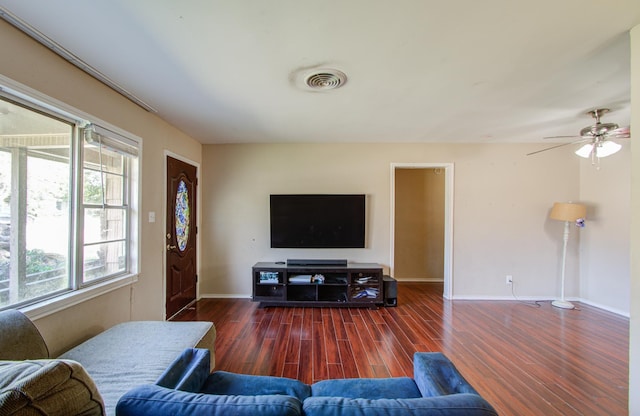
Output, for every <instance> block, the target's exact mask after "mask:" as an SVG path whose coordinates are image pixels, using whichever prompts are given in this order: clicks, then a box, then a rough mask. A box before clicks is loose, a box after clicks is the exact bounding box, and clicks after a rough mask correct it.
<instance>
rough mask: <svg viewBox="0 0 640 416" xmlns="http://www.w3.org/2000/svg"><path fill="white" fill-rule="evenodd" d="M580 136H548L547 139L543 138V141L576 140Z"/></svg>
mask: <svg viewBox="0 0 640 416" xmlns="http://www.w3.org/2000/svg"><path fill="white" fill-rule="evenodd" d="M580 137H582V136H576V135H573V136H548V137H543V139H578V138H580Z"/></svg>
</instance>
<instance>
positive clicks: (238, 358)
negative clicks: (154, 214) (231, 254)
mask: <svg viewBox="0 0 640 416" xmlns="http://www.w3.org/2000/svg"><path fill="white" fill-rule="evenodd" d="M441 294H442V285H440V284H424V283H422V284H421V283H400V284H399V285H398V306H397V307H393V308H380V309H378V310H370V309H357V308H280V307H269V308H259V307H258V304H256V303H253V302H251V301H249V300H247V299H203V300H200V301H198V302H197V303H196V305H195V306H194V307H193V308H190V309H188V310H185V311H184V312H182V313H181V314H179V315H178V316H177V317H176V318H175V320H180V321H191V320H194V321H212V322H214V324H215V325H216V329H217V340H216V352H215V355H216V364H215V369H217V370H226V371H232V372H237V373H245V374H259V375H274V376H284V377H291V378H297V379H299V380H302V381H303V382H305V383H313V382H315V381H319V380H324V379H328V378H342V377H347V378H351V377H397V376H412V375H413V364H412V356H413V353H414V352H416V351H442V352H443V353H444V354H445V355H447V356H448V357H449V358H450V359H451V360H452V361H453V362H454V364H455V365H456V366H457V367H458V369H459V370H460V372H461V373H462V374H463V375H464V377H465V378H466V379H467V380H468V381H469V382H470V383H471V384H472V385H473V386H474V387H475V388H476V390H478V392H479V393H480V394H481V395H482V396H483V397H484V398H485V399H487V400H488V401H489V402H490V403H491V404H492V405H493V406H494V407H495V408H496V410H497V411H498V412H499V413H500V414H501V415H521V416H522V415H625V414H627V413H628V410H627V409H628V379H629V377H628V369H629V362H628V353H629V320H628V319H626V318H624V317H620V316H618V315H615V314H612V313H609V312H606V311H603V310H600V309H597V308H594V307H590V306H588V305H584V304H579V303H578V304H576V305H577V306H578V309H577V310H563V309H558V308H554V307H552V306H551V304H550V303H549V302H539V307H535V305H534V304H532V303H523V302H517V301H499V302H494V301H447V300H443V298H442V295H441Z"/></svg>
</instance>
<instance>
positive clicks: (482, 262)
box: [201, 143, 622, 299]
mask: <svg viewBox="0 0 640 416" xmlns="http://www.w3.org/2000/svg"><path fill="white" fill-rule="evenodd" d="M538 148H540V145H529V144H503V145H500V144H495V145H486V144H485V145H469V144H451V145H447V144H372V143H370V144H270V145H258V144H256V145H249V144H246V145H206V146H204V147H203V169H202V183H203V184H206V186H203V195H202V196H203V220H202V235H201V238H202V242H203V247H206V249H207V255H206V258H205V256H203V260H202V269H201V293H202V294H203V295H227V296H231V295H233V296H249V295H250V294H251V279H250V271H251V266H252V265H253V264H254V263H255V262H257V261H278V260H286V259H287V258H347V259H349V260H350V261H367V262H377V263H380V264H382V265H383V266H384V267H386V268H388V266H389V264H390V261H389V257H390V221H391V218H390V188H391V187H390V166H391V164H392V163H454V169H455V173H454V175H455V184H454V215H453V218H454V220H453V222H454V224H453V229H454V235H453V271H454V272H453V275H454V278H453V295H454V297H457V298H466V297H468V298H493V299H495V298H505V299H511V298H512V297H511V291H510V289H509V287H507V285H505V275H507V274H511V275H513V278H514V282H515V287H516V289H517V293H518V295H521V296H528V297H539V298H546V299H549V298H553V297H555V296H557V294H559V291H560V289H559V282H558V281H559V279H558V276H559V272H560V254H561V248H562V247H561V246H562V224H561V223H559V222H557V221H552V220H549V219H547V217H548V213H549V209H550V208H551V206H552V204H553V202H554V201H565V200H573V201H577V200H579V198H580V185H579V183H580V161H579V160H578V159H579V158H576V157H575V155H573V154H572V153H571V151H570V149H558V150H557V151H552V152H546V153H543V154H540V155H537V156H535V157H534V156H529V157H527V156H525V154H526V153H527V152H529V151H532V150H535V149H538ZM272 193H365V194H367V196H368V198H367V204H368V224H367V226H368V235H367V247H366V248H365V249H348V250H292V249H271V248H269V208H268V201H269V194H272ZM578 237H579V235H578V234H577V233H574V234H572V241H571V243H570V244H571V245H570V250H569V258H568V262H567V280H568V282H569V283H570V285H571V286H572V287H573V290H572V291H569V292H568V295H569V296H571V297H577V296H578V286H577V282H578V272H579V270H578V269H579V267H578V266H579V265H578V261H577V254H578ZM602 261H605V262H606V259H603V260H602ZM621 295H622V293H621Z"/></svg>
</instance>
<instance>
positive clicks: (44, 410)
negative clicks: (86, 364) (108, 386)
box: [0, 360, 104, 416]
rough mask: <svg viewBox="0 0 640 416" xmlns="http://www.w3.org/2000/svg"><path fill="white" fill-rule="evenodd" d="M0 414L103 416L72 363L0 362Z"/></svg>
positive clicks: (87, 379) (98, 401) (84, 377)
mask: <svg viewBox="0 0 640 416" xmlns="http://www.w3.org/2000/svg"><path fill="white" fill-rule="evenodd" d="M0 414H2V415H13V414H20V415H30V414H34V415H43V414H44V415H49V416H56V415H59V416H63V415H86V416H89V415H103V414H104V405H103V403H102V397H101V396H100V393H98V389H97V388H96V386H95V384H94V383H93V381H92V380H91V378H90V377H89V375H88V374H87V373H86V371H85V370H84V368H82V366H81V365H80V364H79V363H77V362H75V361H70V360H34V361H1V362H0Z"/></svg>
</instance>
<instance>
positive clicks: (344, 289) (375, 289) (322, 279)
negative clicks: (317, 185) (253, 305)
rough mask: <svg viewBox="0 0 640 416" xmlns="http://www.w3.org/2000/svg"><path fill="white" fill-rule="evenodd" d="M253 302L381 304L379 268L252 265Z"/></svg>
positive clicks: (274, 303)
mask: <svg viewBox="0 0 640 416" xmlns="http://www.w3.org/2000/svg"><path fill="white" fill-rule="evenodd" d="M252 270H253V301H254V302H260V303H261V304H263V305H264V306H357V307H372V308H374V307H377V306H381V305H382V304H383V293H382V292H383V284H382V276H383V274H382V267H381V266H380V265H379V264H377V263H349V264H347V265H326V264H325V265H286V264H278V263H266V262H261V263H256V264H255V265H254V266H253V269H252Z"/></svg>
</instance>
